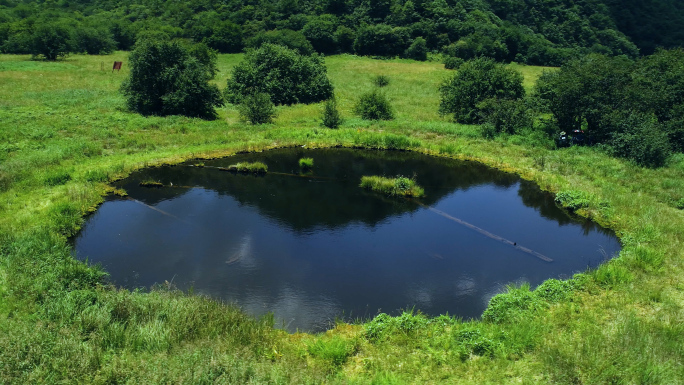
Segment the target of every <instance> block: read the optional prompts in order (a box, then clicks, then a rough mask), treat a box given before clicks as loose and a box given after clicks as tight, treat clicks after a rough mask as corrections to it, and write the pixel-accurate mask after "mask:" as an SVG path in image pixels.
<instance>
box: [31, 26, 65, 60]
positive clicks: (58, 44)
mask: <svg viewBox="0 0 684 385" xmlns="http://www.w3.org/2000/svg"><path fill="white" fill-rule="evenodd" d="M70 39H71V35H70V34H69V29H68V28H67V26H64V25H61V24H58V23H45V24H40V25H39V26H38V27H37V28H36V30H35V31H34V32H33V35H32V36H31V44H30V50H31V54H33V55H34V56H36V57H42V58H44V59H45V60H57V59H59V58H61V57H64V56H66V55H67V54H68V53H69V51H70V46H69V41H70Z"/></svg>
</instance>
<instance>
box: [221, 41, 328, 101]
mask: <svg viewBox="0 0 684 385" xmlns="http://www.w3.org/2000/svg"><path fill="white" fill-rule="evenodd" d="M259 92H263V93H266V94H268V95H269V96H270V98H271V101H273V103H275V104H276V105H280V104H295V103H315V102H320V101H322V100H326V99H328V98H330V97H331V96H332V95H333V86H332V84H331V83H330V80H329V79H328V75H327V70H326V68H325V65H324V63H323V58H322V57H320V56H318V55H316V54H314V55H312V56H305V55H301V54H299V53H298V52H297V51H295V50H292V49H289V48H286V47H283V46H280V45H275V44H264V45H262V46H261V48H259V49H256V50H251V51H249V52H248V53H247V55H245V58H244V60H243V61H242V62H240V63H239V64H238V65H236V66H235V67H234V68H233V74H232V77H231V79H229V80H228V87H227V88H226V96H227V98H228V100H229V101H230V102H231V103H239V102H240V100H241V99H242V98H244V97H245V96H247V95H252V94H254V93H259Z"/></svg>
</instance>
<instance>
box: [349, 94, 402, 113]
mask: <svg viewBox="0 0 684 385" xmlns="http://www.w3.org/2000/svg"><path fill="white" fill-rule="evenodd" d="M354 113H356V114H357V115H359V116H360V117H361V118H363V119H366V120H392V119H394V111H393V110H392V106H391V105H390V102H389V100H387V96H385V94H383V93H381V92H379V91H378V90H375V89H374V90H372V91H370V92H367V93H365V94H363V95H361V98H359V101H358V103H356V105H355V106H354Z"/></svg>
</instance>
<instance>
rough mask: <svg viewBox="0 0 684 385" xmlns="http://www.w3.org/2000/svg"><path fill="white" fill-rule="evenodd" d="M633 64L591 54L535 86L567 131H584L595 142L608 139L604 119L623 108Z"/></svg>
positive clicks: (538, 94) (558, 121)
mask: <svg viewBox="0 0 684 385" xmlns="http://www.w3.org/2000/svg"><path fill="white" fill-rule="evenodd" d="M631 69H632V62H631V61H629V60H627V59H624V58H610V57H607V56H603V55H589V56H586V57H584V58H581V59H578V60H573V61H571V62H568V63H567V64H565V65H563V66H562V67H561V70H560V71H556V72H546V73H544V74H543V75H542V76H541V77H540V78H539V80H538V81H537V84H536V86H535V90H536V94H537V96H538V97H539V98H540V99H541V100H542V102H543V103H544V105H545V106H546V108H548V110H549V111H550V112H551V113H552V114H553V116H554V118H555V119H556V122H557V123H558V127H559V128H560V129H561V130H563V131H566V132H572V130H576V129H584V130H585V131H586V132H587V135H588V136H589V137H590V138H591V140H592V141H593V142H594V143H600V142H603V141H605V140H606V139H608V137H609V135H610V129H609V127H607V126H606V125H605V124H604V117H605V116H606V115H607V114H609V113H612V112H613V111H615V110H619V109H621V108H623V106H624V103H625V102H626V100H627V99H626V97H625V96H626V87H627V85H629V82H630V71H631Z"/></svg>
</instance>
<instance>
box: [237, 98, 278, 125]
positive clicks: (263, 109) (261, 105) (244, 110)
mask: <svg viewBox="0 0 684 385" xmlns="http://www.w3.org/2000/svg"><path fill="white" fill-rule="evenodd" d="M238 111H239V112H240V117H241V118H242V119H244V120H246V121H248V122H250V123H252V124H265V123H271V122H273V119H274V118H275V117H276V111H275V105H274V104H273V102H272V101H271V97H270V96H269V95H268V94H266V93H263V92H259V93H256V94H253V95H247V96H245V97H243V98H242V99H241V101H240V104H238Z"/></svg>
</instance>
